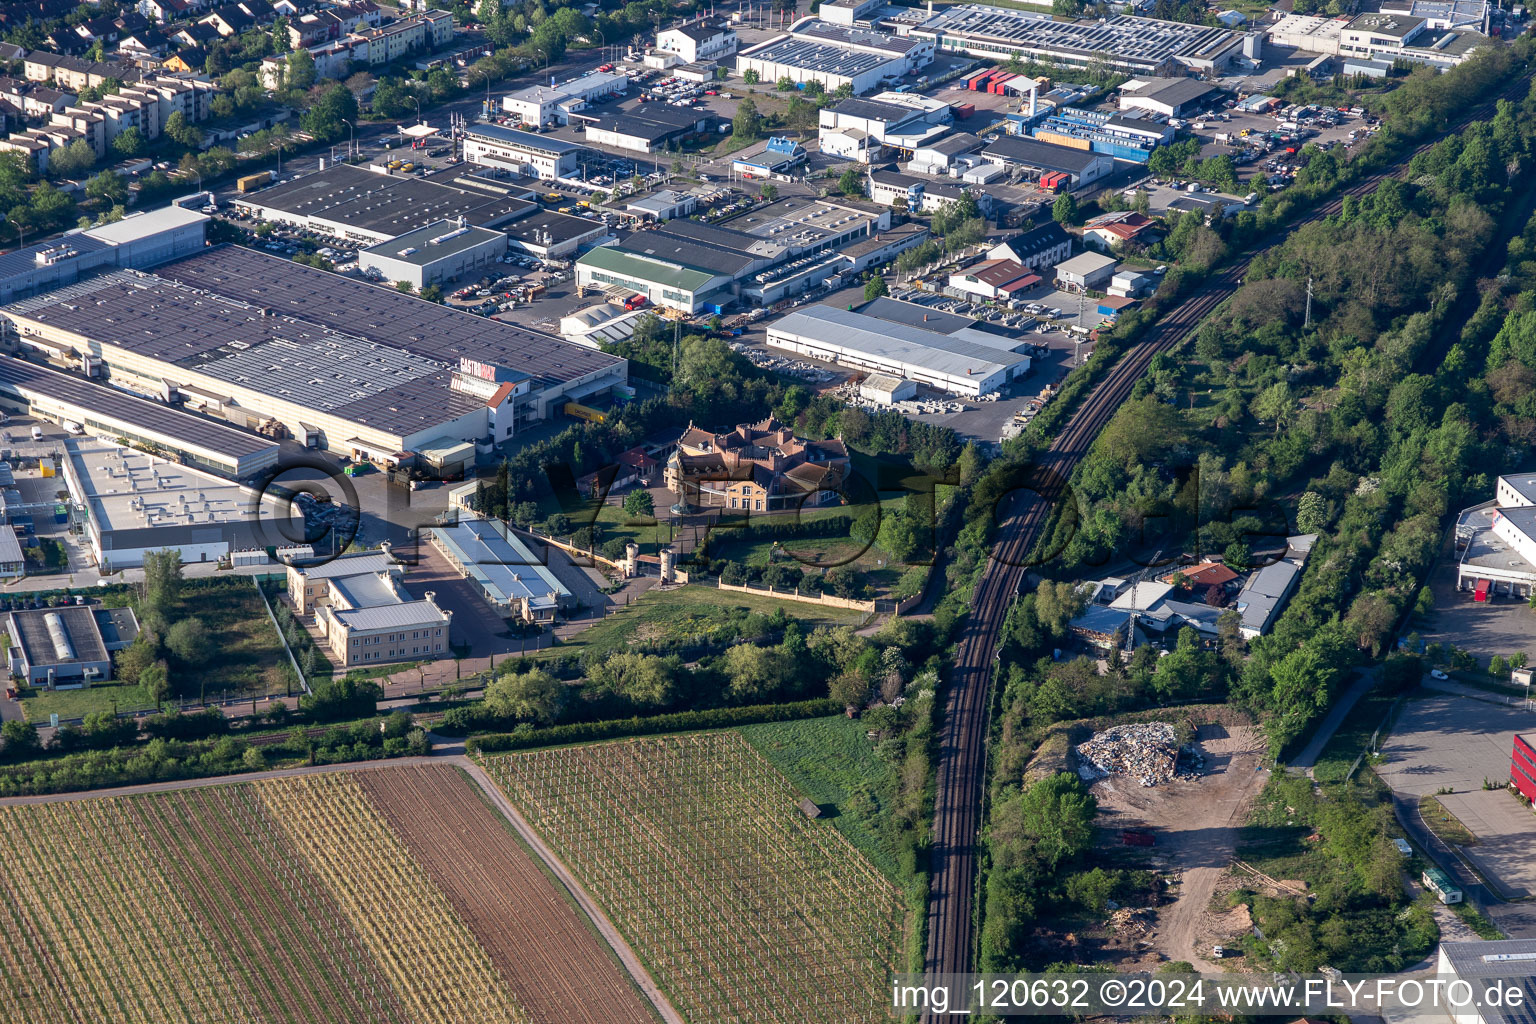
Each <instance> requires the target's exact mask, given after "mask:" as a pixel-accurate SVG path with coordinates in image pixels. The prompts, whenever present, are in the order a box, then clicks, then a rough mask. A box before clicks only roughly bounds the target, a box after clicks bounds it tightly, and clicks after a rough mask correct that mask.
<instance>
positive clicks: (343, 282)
mask: <svg viewBox="0 0 1536 1024" xmlns="http://www.w3.org/2000/svg"><path fill="white" fill-rule="evenodd" d="M7 309H9V310H11V311H13V312H14V313H16V315H18V316H22V317H28V318H31V319H33V320H36V321H39V322H41V323H43V324H46V325H48V326H50V327H54V328H58V329H60V330H64V331H68V332H70V333H72V334H77V335H79V336H81V337H85V338H89V339H91V340H93V341H98V342H101V343H103V344H105V345H110V346H112V347H115V348H119V349H122V350H124V351H127V352H132V353H135V354H137V355H140V356H143V357H146V358H151V359H156V360H159V361H161V362H165V363H169V364H173V365H176V366H181V367H185V368H187V369H190V370H195V371H196V372H198V373H200V374H205V375H207V376H210V377H215V378H217V379H219V380H221V381H225V382H226V383H229V384H237V385H240V386H243V387H247V388H250V389H252V390H255V391H259V392H261V393H262V394H266V395H270V396H272V397H275V398H279V399H282V400H286V401H291V402H294V403H297V404H299V405H302V406H304V407H306V408H311V409H315V410H317V411H322V412H329V413H332V414H334V415H336V416H339V417H342V418H344V419H347V420H349V421H351V422H355V423H359V424H364V425H367V426H371V427H375V428H377V429H379V430H384V431H387V432H389V433H392V434H398V435H401V436H404V435H407V434H411V433H415V432H417V431H420V430H423V429H426V428H428V427H431V426H433V425H436V424H441V423H444V422H446V421H447V420H450V419H453V418H456V417H458V416H461V415H464V414H466V413H468V412H471V411H473V409H474V408H475V407H476V406H477V404H478V401H477V400H476V399H474V398H472V397H470V396H468V395H466V394H463V393H461V392H456V391H452V390H451V389H450V387H449V384H450V381H451V378H452V371H453V370H454V369H455V368H457V366H458V364H459V360H460V358H469V359H474V360H478V361H480V362H485V363H491V364H495V365H498V366H504V367H506V368H508V369H510V370H514V371H519V372H522V373H526V374H528V375H529V376H530V377H532V378H533V379H534V380H535V382H536V383H540V384H543V385H549V384H559V383H564V382H567V381H570V380H573V379H576V378H578V377H585V376H587V375H589V374H593V373H597V372H601V371H603V370H608V369H611V368H613V367H614V366H616V365H617V364H618V363H619V360H617V359H615V358H614V357H613V356H609V355H605V354H603V353H601V352H596V351H593V350H591V349H587V348H583V347H581V346H578V345H572V344H570V343H568V342H565V341H561V340H559V339H557V338H554V337H552V336H550V335H546V334H542V333H539V332H537V331H531V330H526V329H523V328H520V327H517V326H514V325H512V324H508V323H504V322H501V321H495V320H487V319H484V318H482V317H478V316H473V315H471V314H468V313H463V312H459V311H457V310H452V309H448V308H446V307H444V306H439V305H435V304H433V303H429V302H423V301H421V300H420V299H416V298H412V297H410V296H406V295H402V294H400V293H399V292H396V291H394V290H393V289H390V288H383V287H377V286H374V285H369V284H364V283H362V282H358V281H353V280H350V279H348V278H342V277H338V276H336V275H334V274H329V273H326V272H325V271H321V270H315V269H314V268H311V267H304V266H301V265H300V264H296V263H292V262H290V261H288V260H284V259H279V258H276V257H272V256H267V255H264V254H261V253H256V252H253V251H251V250H249V249H243V248H239V247H234V246H224V247H219V248H215V249H209V250H204V251H203V252H200V253H197V254H195V255H193V256H191V257H188V258H186V259H183V260H178V261H175V262H172V263H167V264H162V265H160V266H159V267H157V268H156V270H155V273H153V274H150V273H144V272H141V271H127V270H124V271H115V272H113V273H110V274H106V275H103V276H100V277H96V278H92V279H89V280H86V281H82V282H79V283H77V284H74V285H71V286H69V287H67V288H62V289H59V290H57V291H54V292H51V293H49V294H47V295H44V296H40V297H37V298H32V299H27V300H23V301H22V302H18V303H13V304H12V305H10V306H8V307H7Z"/></svg>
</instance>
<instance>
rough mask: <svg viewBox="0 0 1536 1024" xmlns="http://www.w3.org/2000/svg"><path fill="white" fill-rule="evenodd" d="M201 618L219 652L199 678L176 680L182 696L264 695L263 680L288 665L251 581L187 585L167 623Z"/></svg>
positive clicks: (281, 646) (225, 580)
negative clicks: (270, 670)
mask: <svg viewBox="0 0 1536 1024" xmlns="http://www.w3.org/2000/svg"><path fill="white" fill-rule="evenodd" d="M188 616H196V617H198V618H200V619H202V620H203V625H204V626H207V627H208V635H209V636H211V637H213V638H214V640H215V642H216V644H217V647H216V648H215V650H214V653H213V656H212V657H211V658H210V659H209V660H208V664H207V666H206V667H205V668H204V669H203V671H202V672H201V673H199V674H198V675H197V676H195V677H194V678H189V679H180V680H176V679H173V680H172V683H173V686H174V687H175V689H176V691H177V692H179V693H181V694H183V695H184V696H186V697H187V698H188V699H191V700H196V699H198V697H199V695H200V694H201V695H203V696H205V697H206V699H209V700H212V699H214V698H216V697H219V696H221V695H223V694H225V693H227V694H229V695H230V696H240V695H244V694H248V693H251V692H255V693H264V692H265V690H264V684H263V681H262V674H263V673H264V672H266V670H267V669H269V668H271V667H272V666H274V665H281V664H286V663H287V656H286V655H285V654H284V653H283V645H282V638H280V637H279V636H278V635H277V629H276V628H275V627H274V626H273V625H272V620H271V619H269V618H268V617H267V609H266V606H265V605H264V604H263V603H262V600H261V595H260V594H258V593H257V592H256V587H255V585H254V584H252V583H251V581H250V580H249V579H247V578H245V577H239V578H237V579H221V580H219V581H218V582H217V585H214V586H198V585H196V584H195V583H184V584H183V585H182V593H181V599H180V600H179V601H178V602H177V607H176V609H175V611H174V612H172V613H171V614H170V615H169V616H167V618H168V619H169V621H171V622H175V621H176V620H177V619H181V618H186V617H188Z"/></svg>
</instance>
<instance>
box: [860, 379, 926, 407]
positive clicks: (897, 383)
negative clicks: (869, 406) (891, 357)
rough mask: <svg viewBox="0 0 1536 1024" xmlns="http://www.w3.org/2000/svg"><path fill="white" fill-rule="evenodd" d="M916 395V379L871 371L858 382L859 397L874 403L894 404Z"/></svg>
mask: <svg viewBox="0 0 1536 1024" xmlns="http://www.w3.org/2000/svg"><path fill="white" fill-rule="evenodd" d="M916 395H917V381H915V380H903V379H902V378H900V377H893V376H891V375H890V374H888V373H872V374H870V375H869V376H868V377H865V378H864V379H863V380H862V381H860V382H859V397H860V398H862V399H864V401H866V402H873V403H874V404H876V405H895V404H896V403H897V402H905V401H906V400H908V399H909V398H913V397H916Z"/></svg>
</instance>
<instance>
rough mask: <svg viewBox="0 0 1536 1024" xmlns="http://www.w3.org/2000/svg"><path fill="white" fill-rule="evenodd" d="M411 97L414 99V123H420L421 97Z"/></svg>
mask: <svg viewBox="0 0 1536 1024" xmlns="http://www.w3.org/2000/svg"><path fill="white" fill-rule="evenodd" d="M411 99H413V100H415V101H416V123H417V124H421V97H420V96H412V97H411Z"/></svg>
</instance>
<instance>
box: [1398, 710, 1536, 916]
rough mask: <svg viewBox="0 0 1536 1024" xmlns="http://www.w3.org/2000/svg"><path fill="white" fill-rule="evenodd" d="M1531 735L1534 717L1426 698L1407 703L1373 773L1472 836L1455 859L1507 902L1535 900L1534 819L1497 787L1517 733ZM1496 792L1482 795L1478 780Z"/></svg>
mask: <svg viewBox="0 0 1536 1024" xmlns="http://www.w3.org/2000/svg"><path fill="white" fill-rule="evenodd" d="M1532 731H1536V711H1530V710H1527V709H1525V708H1523V707H1520V706H1518V705H1517V706H1510V705H1507V704H1503V705H1501V704H1498V703H1491V702H1489V701H1486V700H1480V699H1478V698H1475V697H1466V696H1458V695H1453V694H1439V693H1437V694H1434V695H1431V696H1423V697H1416V698H1412V699H1409V700H1407V701H1406V702H1405V703H1404V704H1403V708H1402V711H1401V712H1400V713H1399V715H1398V718H1397V722H1396V725H1395V726H1394V727H1393V730H1392V735H1391V737H1390V738H1389V739H1388V740H1387V741H1386V742H1384V743H1383V744H1382V747H1381V751H1382V754H1383V755H1384V757H1385V763H1384V764H1382V765H1380V766H1379V767H1378V768H1377V769H1376V773H1377V774H1378V775H1379V776H1380V777H1381V778H1382V780H1383V781H1384V782H1386V784H1387V785H1388V786H1390V787H1391V788H1392V790H1393V792H1394V793H1396V794H1398V795H1399V796H1401V797H1403V798H1405V800H1406V801H1407V802H1408V803H1409V804H1411V805H1413V806H1415V807H1416V806H1417V805H1418V800H1419V797H1421V796H1424V795H1426V794H1435V793H1437V792H1438V791H1439V790H1442V789H1449V790H1450V792H1449V793H1446V794H1442V795H1440V796H1438V797H1437V799H1439V801H1440V802H1441V804H1442V805H1443V806H1444V807H1445V808H1446V810H1448V811H1450V812H1451V813H1452V814H1454V815H1456V816H1457V818H1459V819H1460V820H1461V822H1462V823H1463V824H1464V825H1466V826H1467V828H1469V829H1471V830H1472V832H1473V833H1474V834H1475V835H1476V836H1477V837H1478V842H1477V843H1476V844H1474V845H1472V846H1468V847H1465V848H1464V849H1463V851H1462V852H1463V853H1464V854H1465V855H1466V856H1467V858H1468V859H1469V860H1470V861H1472V863H1473V864H1474V865H1476V867H1477V869H1478V871H1480V872H1481V873H1482V874H1483V876H1484V877H1485V878H1486V879H1487V880H1488V881H1489V882H1490V883H1491V884H1492V885H1493V886H1494V887H1495V889H1496V890H1498V891H1499V892H1501V893H1503V894H1505V895H1506V896H1510V897H1516V898H1518V897H1521V896H1531V895H1536V861H1533V860H1532V859H1531V857H1530V854H1529V850H1530V841H1531V839H1532V838H1533V837H1536V817H1533V816H1532V815H1531V813H1530V811H1529V810H1527V809H1525V808H1524V807H1522V806H1521V805H1520V804H1519V803H1518V802H1517V801H1516V800H1515V798H1514V797H1513V796H1511V795H1510V794H1509V793H1508V792H1505V791H1504V790H1503V789H1502V786H1503V783H1505V782H1506V781H1507V780H1508V779H1509V763H1510V756H1511V751H1512V749H1513V745H1514V734H1515V733H1517V732H1532ZM1485 779H1486V780H1488V781H1490V782H1493V783H1495V784H1498V785H1500V786H1501V788H1500V789H1498V790H1484V789H1483V781H1484V780H1485Z"/></svg>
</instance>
